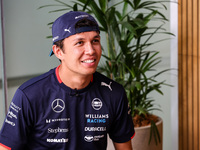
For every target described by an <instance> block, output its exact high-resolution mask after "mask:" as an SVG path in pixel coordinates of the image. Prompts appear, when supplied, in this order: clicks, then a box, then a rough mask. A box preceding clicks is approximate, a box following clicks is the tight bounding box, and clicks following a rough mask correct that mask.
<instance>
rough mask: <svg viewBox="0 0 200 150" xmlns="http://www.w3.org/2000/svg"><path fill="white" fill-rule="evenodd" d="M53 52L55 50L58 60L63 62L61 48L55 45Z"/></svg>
mask: <svg viewBox="0 0 200 150" xmlns="http://www.w3.org/2000/svg"><path fill="white" fill-rule="evenodd" d="M52 50H53V53H54V55H56V57H57V58H58V59H60V60H62V54H63V51H62V50H61V49H60V47H59V46H57V45H53V46H52Z"/></svg>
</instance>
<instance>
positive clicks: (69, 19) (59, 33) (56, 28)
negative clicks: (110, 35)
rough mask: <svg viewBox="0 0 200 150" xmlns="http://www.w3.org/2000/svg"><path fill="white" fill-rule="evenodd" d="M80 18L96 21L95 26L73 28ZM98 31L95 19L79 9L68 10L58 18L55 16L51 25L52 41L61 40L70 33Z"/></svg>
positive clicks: (51, 53)
mask: <svg viewBox="0 0 200 150" xmlns="http://www.w3.org/2000/svg"><path fill="white" fill-rule="evenodd" d="M82 19H88V20H91V21H93V22H95V23H96V26H89V27H88V26H86V27H80V28H77V29H75V25H76V23H77V22H78V21H80V20H82ZM88 31H99V26H98V23H97V21H96V20H95V19H94V17H92V16H91V15H90V14H88V13H86V12H81V11H70V12H68V13H66V14H64V15H62V16H60V17H59V18H57V19H56V20H55V21H54V23H53V26H52V36H53V43H54V42H57V41H59V40H63V39H65V38H67V37H69V36H71V35H74V34H77V33H81V32H88ZM53 54H54V53H53V50H51V52H50V54H49V56H52V55H53Z"/></svg>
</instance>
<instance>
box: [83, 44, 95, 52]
mask: <svg viewBox="0 0 200 150" xmlns="http://www.w3.org/2000/svg"><path fill="white" fill-rule="evenodd" d="M85 53H86V54H90V55H92V54H94V53H95V49H94V47H93V45H92V43H90V42H88V43H87V44H86V46H85Z"/></svg>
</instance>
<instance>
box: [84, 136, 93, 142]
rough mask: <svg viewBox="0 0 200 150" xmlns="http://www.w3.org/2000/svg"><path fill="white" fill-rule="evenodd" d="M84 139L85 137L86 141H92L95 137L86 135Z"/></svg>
mask: <svg viewBox="0 0 200 150" xmlns="http://www.w3.org/2000/svg"><path fill="white" fill-rule="evenodd" d="M84 139H85V141H86V142H92V141H93V139H94V137H93V136H92V135H86V136H85V137H84Z"/></svg>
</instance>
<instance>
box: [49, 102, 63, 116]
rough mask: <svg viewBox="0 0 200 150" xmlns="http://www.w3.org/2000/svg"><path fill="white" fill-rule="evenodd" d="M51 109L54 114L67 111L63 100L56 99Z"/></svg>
mask: <svg viewBox="0 0 200 150" xmlns="http://www.w3.org/2000/svg"><path fill="white" fill-rule="evenodd" d="M51 107H52V109H53V111H54V112H56V113H60V112H62V111H63V110H64V109H65V103H64V101H63V100H62V99H55V100H54V101H53V102H52V104H51Z"/></svg>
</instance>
